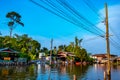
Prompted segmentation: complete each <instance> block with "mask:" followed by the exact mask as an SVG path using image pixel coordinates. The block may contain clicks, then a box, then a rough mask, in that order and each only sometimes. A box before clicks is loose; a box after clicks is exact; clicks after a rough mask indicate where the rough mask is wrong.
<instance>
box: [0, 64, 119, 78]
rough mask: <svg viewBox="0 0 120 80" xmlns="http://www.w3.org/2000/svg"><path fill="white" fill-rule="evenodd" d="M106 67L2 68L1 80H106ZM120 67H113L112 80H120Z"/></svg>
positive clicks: (40, 66)
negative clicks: (74, 78) (74, 77)
mask: <svg viewBox="0 0 120 80" xmlns="http://www.w3.org/2000/svg"><path fill="white" fill-rule="evenodd" d="M105 70H106V65H104V64H93V65H78V66H76V65H53V66H52V67H50V66H48V65H44V64H42V65H41V64H38V65H37V64H36V65H29V66H0V80H73V75H75V76H76V77H77V80H104V77H103V76H104V71H105ZM119 76H120V65H119V66H111V80H119Z"/></svg>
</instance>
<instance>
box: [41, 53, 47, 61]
mask: <svg viewBox="0 0 120 80" xmlns="http://www.w3.org/2000/svg"><path fill="white" fill-rule="evenodd" d="M39 59H40V60H41V62H45V61H46V57H45V53H43V52H42V53H39Z"/></svg>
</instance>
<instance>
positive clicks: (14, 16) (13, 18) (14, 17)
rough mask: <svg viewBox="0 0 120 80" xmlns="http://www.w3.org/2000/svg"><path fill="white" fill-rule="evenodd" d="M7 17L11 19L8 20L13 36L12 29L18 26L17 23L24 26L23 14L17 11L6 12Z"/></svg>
mask: <svg viewBox="0 0 120 80" xmlns="http://www.w3.org/2000/svg"><path fill="white" fill-rule="evenodd" d="M6 18H9V19H10V21H9V22H8V27H9V29H10V37H12V31H13V29H14V28H15V27H16V25H17V24H20V25H21V26H24V24H23V23H22V22H21V16H20V15H19V14H18V13H17V12H14V11H12V12H8V13H7V14H6Z"/></svg>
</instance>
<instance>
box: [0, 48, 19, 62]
mask: <svg viewBox="0 0 120 80" xmlns="http://www.w3.org/2000/svg"><path fill="white" fill-rule="evenodd" d="M18 54H19V52H17V51H15V50H13V49H10V48H2V49H0V60H12V61H14V60H15V58H18Z"/></svg>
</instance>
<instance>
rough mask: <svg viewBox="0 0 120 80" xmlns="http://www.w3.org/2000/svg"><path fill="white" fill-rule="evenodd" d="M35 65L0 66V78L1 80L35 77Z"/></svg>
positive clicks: (21, 79)
mask: <svg viewBox="0 0 120 80" xmlns="http://www.w3.org/2000/svg"><path fill="white" fill-rule="evenodd" d="M36 75H37V74H36V66H34V65H30V66H1V67H0V79H2V80H8V79H10V80H18V79H19V80H25V79H32V80H35V79H36Z"/></svg>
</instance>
